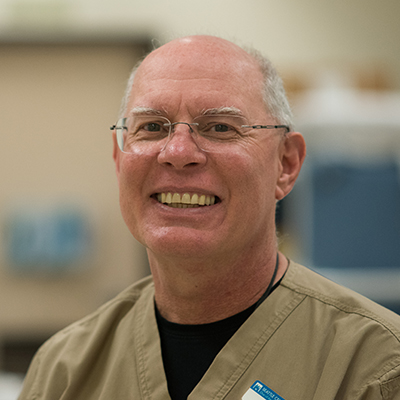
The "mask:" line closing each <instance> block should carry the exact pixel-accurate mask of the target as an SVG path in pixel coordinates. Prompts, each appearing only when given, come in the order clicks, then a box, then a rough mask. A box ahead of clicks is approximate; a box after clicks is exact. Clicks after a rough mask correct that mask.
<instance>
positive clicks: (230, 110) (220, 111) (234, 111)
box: [201, 106, 244, 117]
mask: <svg viewBox="0 0 400 400" xmlns="http://www.w3.org/2000/svg"><path fill="white" fill-rule="evenodd" d="M201 115H233V116H238V117H244V115H243V113H242V111H241V110H239V109H238V108H236V107H226V106H224V107H219V108H209V109H207V110H204V111H203V112H202V113H201Z"/></svg>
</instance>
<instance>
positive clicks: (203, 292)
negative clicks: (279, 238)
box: [149, 250, 287, 324]
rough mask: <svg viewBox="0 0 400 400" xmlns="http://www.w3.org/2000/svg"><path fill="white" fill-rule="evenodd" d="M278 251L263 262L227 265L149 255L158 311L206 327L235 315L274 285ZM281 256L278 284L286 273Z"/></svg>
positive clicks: (178, 320)
mask: <svg viewBox="0 0 400 400" xmlns="http://www.w3.org/2000/svg"><path fill="white" fill-rule="evenodd" d="M276 256H277V253H276V250H275V251H271V252H270V253H269V254H268V255H265V257H263V259H262V260H253V261H252V262H249V260H246V262H243V260H242V261H237V262H235V263H223V262H221V260H219V261H216V262H210V260H202V261H200V260H197V261H194V260H193V258H191V259H190V260H176V259H175V260H173V261H172V260H165V259H163V260H160V259H159V258H158V257H156V256H155V255H154V254H152V253H150V252H149V260H150V266H151V269H152V274H153V277H154V284H155V293H156V294H155V299H156V303H157V307H158V310H159V311H160V313H161V315H162V316H163V317H164V318H166V319H167V320H169V321H171V322H175V323H180V324H205V323H210V322H215V321H219V320H222V319H225V318H228V317H230V316H232V315H235V314H237V313H239V312H241V311H243V310H245V309H246V308H248V307H250V306H251V305H252V304H254V303H256V302H257V301H258V300H259V298H260V297H261V296H262V295H263V294H264V292H265V290H266V289H267V287H268V285H269V283H270V282H271V280H272V278H273V275H274V270H275V266H276ZM286 268H287V260H286V258H285V257H284V256H283V255H280V257H279V264H278V267H277V273H276V275H275V278H274V282H273V283H275V282H277V281H278V280H279V279H280V278H281V277H282V276H283V274H284V273H285V271H286Z"/></svg>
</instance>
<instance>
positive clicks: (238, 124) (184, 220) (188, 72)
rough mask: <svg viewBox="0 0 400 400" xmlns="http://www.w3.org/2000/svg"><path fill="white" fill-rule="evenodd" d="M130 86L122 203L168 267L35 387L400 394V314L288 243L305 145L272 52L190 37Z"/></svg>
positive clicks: (65, 350)
mask: <svg viewBox="0 0 400 400" xmlns="http://www.w3.org/2000/svg"><path fill="white" fill-rule="evenodd" d="M125 100H126V101H125V103H124V106H123V109H122V113H121V119H120V120H119V121H118V123H117V124H116V126H114V127H113V131H114V136H113V137H114V153H113V155H114V160H115V165H116V173H117V177H118V183H119V190H120V204H121V210H122V214H123V217H124V219H125V222H126V224H127V226H128V227H129V229H130V231H131V232H132V234H133V235H134V236H135V237H136V238H137V239H138V240H139V241H140V242H141V243H143V244H144V245H145V246H146V248H147V252H148V257H149V262H150V267H151V272H152V278H146V279H144V280H142V281H141V282H139V283H137V284H135V285H133V286H132V287H130V288H128V289H127V290H125V291H124V292H123V293H121V294H120V295H119V296H117V297H116V298H115V299H114V300H112V301H111V302H109V303H107V304H106V305H104V306H103V307H102V308H100V309H99V310H98V311H96V312H95V313H93V314H92V315H90V316H89V317H87V318H85V319H83V320H81V321H79V322H77V323H75V324H73V325H71V326H70V327H68V328H66V329H64V330H63V331H61V332H60V333H58V334H57V335H55V336H54V337H53V338H52V339H50V340H49V341H48V342H47V343H46V344H45V345H44V346H43V347H42V348H41V349H40V351H39V352H38V354H37V355H36V357H35V360H34V361H33V363H32V366H31V368H30V371H29V373H28V375H27V378H26V382H25V387H24V390H23V392H22V394H21V396H20V399H23V400H25V399H32V400H33V399H46V400H56V399H63V400H72V399H73V400H80V399H81V400H90V399H96V400H99V399H101V400H105V399H107V400H110V399H169V398H172V399H186V398H187V397H188V396H189V399H192V400H196V399H202V400H204V399H242V398H243V399H258V398H260V399H261V398H267V399H270V398H271V399H281V398H283V399H285V400H299V399H304V400H310V399H315V400H316V399H320V400H330V399H346V400H347V399H364V400H366V399H374V400H375V399H396V398H397V399H400V343H399V340H400V318H399V317H398V316H396V315H395V314H393V313H391V312H390V311H388V310H385V309H383V308H381V307H379V306H378V305H376V304H374V303H372V302H370V301H368V300H367V299H365V298H363V297H361V296H359V295H357V294H355V293H353V292H351V291H349V290H347V289H344V288H341V287H339V286H337V285H335V284H333V283H332V282H329V281H327V280H326V279H324V278H322V277H320V276H318V275H316V274H314V273H313V272H311V271H309V270H308V269H306V268H304V267H302V266H300V265H298V264H296V263H294V262H292V261H290V262H289V261H288V260H287V259H286V258H285V256H284V255H282V254H280V253H279V252H278V248H277V240H276V236H275V221H274V217H275V206H276V202H277V201H278V200H280V199H282V198H283V197H284V196H286V195H287V194H288V193H289V192H290V190H291V189H292V187H293V185H294V182H295V181H296V178H297V176H298V174H299V172H300V168H301V165H302V162H303V160H304V157H305V144H304V140H303V137H302V136H301V135H300V134H299V133H297V132H293V131H292V126H291V120H290V111H289V109H288V107H287V102H286V99H285V97H284V92H283V89H282V86H281V83H280V80H279V78H278V77H277V76H276V74H275V71H274V70H273V68H272V67H271V66H270V64H269V63H268V62H267V61H266V60H264V59H262V58H261V57H260V56H259V55H258V54H256V53H254V52H250V53H249V52H246V51H244V50H242V49H241V48H239V47H237V46H236V45H234V44H232V43H230V42H227V41H225V40H222V39H219V38H215V37H208V36H194V37H188V38H183V39H178V40H175V41H172V42H170V43H168V44H166V45H164V46H162V47H160V48H159V49H157V50H155V51H153V52H152V53H151V54H150V55H148V56H147V57H146V59H145V60H144V61H143V62H142V63H141V65H140V66H139V68H138V69H137V70H136V71H135V73H134V74H133V76H132V78H131V79H130V83H129V87H128V91H127V95H126V99H125ZM274 396H275V397H274Z"/></svg>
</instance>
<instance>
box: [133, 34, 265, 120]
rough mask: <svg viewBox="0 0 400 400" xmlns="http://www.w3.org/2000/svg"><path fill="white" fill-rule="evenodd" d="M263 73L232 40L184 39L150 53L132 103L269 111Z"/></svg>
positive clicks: (136, 82)
mask: <svg viewBox="0 0 400 400" xmlns="http://www.w3.org/2000/svg"><path fill="white" fill-rule="evenodd" d="M262 80H263V77H262V74H261V71H260V69H259V67H258V65H257V64H256V62H255V61H254V60H253V59H252V58H251V57H250V56H249V55H248V54H247V53H246V52H244V51H243V50H242V49H240V48H239V47H237V46H235V45H233V44H231V43H230V42H224V41H222V42H219V41H212V40H211V41H207V40H205V41H201V40H200V41H190V40H188V41H186V42H185V41H179V42H177V43H172V44H169V45H166V46H164V47H161V48H160V49H158V50H156V51H155V52H153V53H152V54H150V55H149V56H148V57H147V58H146V59H145V60H144V62H143V63H142V65H141V66H140V67H139V69H138V71H137V74H136V76H135V80H134V84H133V87H132V92H131V101H130V104H129V107H130V108H132V107H136V106H146V107H152V108H156V109H160V110H167V111H168V112H169V113H178V112H179V111H180V110H181V109H182V107H187V108H188V109H189V112H193V113H196V112H199V111H201V110H204V109H207V108H218V107H224V106H227V107H236V108H239V109H240V110H242V111H243V113H249V112H250V110H254V109H257V107H259V108H262V109H264V103H263V100H262Z"/></svg>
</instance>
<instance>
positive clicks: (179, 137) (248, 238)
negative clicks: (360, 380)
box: [114, 38, 282, 260]
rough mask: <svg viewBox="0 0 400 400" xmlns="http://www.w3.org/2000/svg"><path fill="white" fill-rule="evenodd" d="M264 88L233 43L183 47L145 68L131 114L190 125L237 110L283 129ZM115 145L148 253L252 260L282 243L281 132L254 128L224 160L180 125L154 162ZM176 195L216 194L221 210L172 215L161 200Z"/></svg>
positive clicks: (162, 52)
mask: <svg viewBox="0 0 400 400" xmlns="http://www.w3.org/2000/svg"><path fill="white" fill-rule="evenodd" d="M261 82H262V76H261V72H260V71H259V70H258V67H257V66H256V65H255V64H254V62H253V60H252V59H250V58H249V57H248V56H247V55H246V53H244V52H243V51H242V50H240V49H238V48H236V47H235V46H233V45H231V44H230V43H227V42H224V41H221V40H219V39H215V40H213V39H210V38H208V39H204V38H203V39H201V38H196V39H193V38H192V39H183V40H180V41H178V42H172V43H170V44H168V45H166V46H163V47H162V48H160V49H158V50H157V51H156V52H154V53H152V54H151V55H150V56H149V57H148V58H147V59H146V60H145V61H144V62H143V64H142V65H141V67H140V68H139V70H138V72H137V75H136V77H135V81H134V85H133V90H132V94H131V98H130V102H129V105H128V111H127V112H128V113H129V111H130V110H132V109H134V108H139V107H146V108H151V109H154V110H157V111H158V112H159V113H161V114H162V115H163V116H165V117H166V118H168V119H169V120H170V121H171V122H177V121H182V122H192V120H193V118H194V117H196V116H198V115H200V114H201V113H202V112H204V110H209V109H219V108H221V107H231V108H232V107H234V108H235V109H238V110H240V111H241V113H243V115H244V116H245V117H246V118H247V120H248V121H249V123H251V124H269V123H273V122H275V121H273V119H272V118H271V117H270V116H269V115H268V113H267V112H266V110H265V106H264V104H263V100H262V94H261V88H262V84H261ZM114 145H115V149H114V158H115V162H116V167H117V175H118V181H119V187H120V203H121V210H122V214H123V217H124V219H125V222H126V224H127V226H128V227H129V229H130V231H131V232H132V234H133V235H134V236H135V237H136V238H137V239H138V240H139V241H140V242H141V243H143V244H144V245H145V246H146V247H147V248H148V249H149V251H150V254H155V255H158V256H164V257H168V256H175V257H176V256H178V257H183V258H185V257H187V258H191V259H195V258H199V259H201V258H207V257H220V258H221V260H226V259H227V258H229V257H236V258H237V257H239V255H240V257H242V258H243V257H247V256H250V255H251V254H254V252H257V251H258V250H260V249H262V248H263V246H265V244H266V243H271V240H272V241H273V240H274V236H275V224H274V216H275V202H276V198H277V197H278V196H277V192H276V186H277V180H278V179H279V175H280V173H281V163H280V156H279V154H280V148H281V146H282V140H281V131H278V130H271V131H270V130H254V131H253V132H252V133H251V134H250V136H249V137H248V138H246V139H245V140H242V141H235V142H232V143H231V144H230V145H229V146H226V148H225V150H224V152H222V153H213V152H212V151H208V152H206V151H203V150H201V149H200V148H199V147H198V146H197V145H196V143H195V142H194V141H193V138H192V137H191V136H190V134H188V127H187V126H186V125H177V126H176V129H175V134H174V135H173V136H172V138H171V140H170V141H169V142H168V144H167V145H166V147H165V148H164V149H163V150H162V151H161V152H157V153H154V154H151V153H148V154H147V153H146V154H139V153H137V154H125V153H122V152H120V151H119V150H118V149H117V145H116V144H114ZM168 193H171V194H172V195H174V194H175V193H178V194H179V195H180V196H181V197H182V196H183V195H184V194H188V195H189V196H190V199H192V197H193V195H198V196H199V197H201V196H202V195H205V196H214V197H215V199H216V202H215V204H214V205H209V206H206V205H205V206H200V207H194V208H174V207H171V206H169V205H166V204H163V203H161V202H160V201H159V200H158V198H159V197H160V195H162V194H166V195H167V194H168ZM194 197H195V198H196V196H194ZM261 251H262V250H261Z"/></svg>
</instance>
